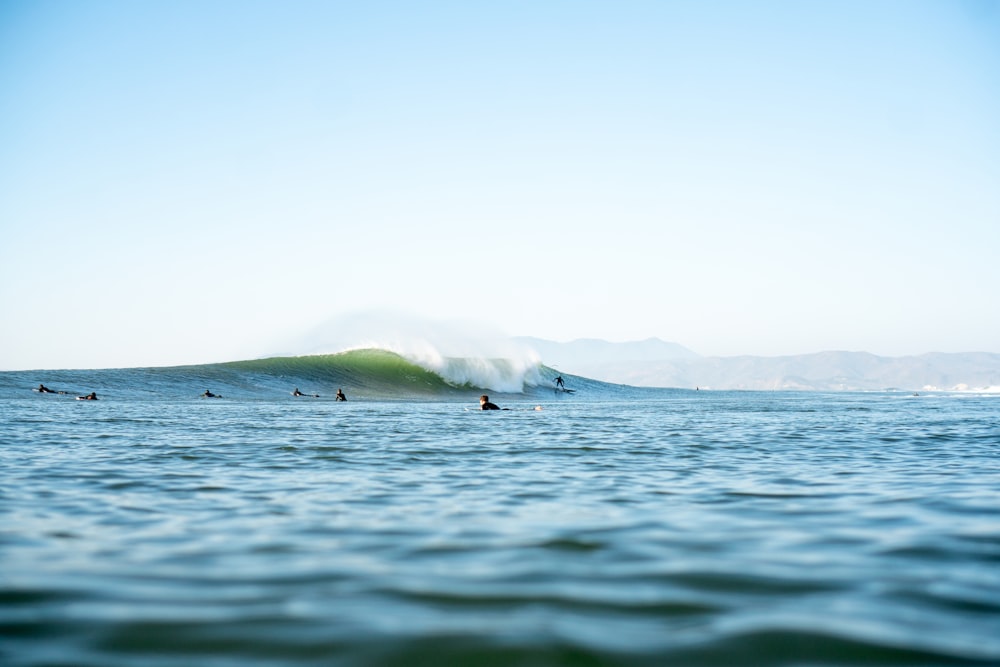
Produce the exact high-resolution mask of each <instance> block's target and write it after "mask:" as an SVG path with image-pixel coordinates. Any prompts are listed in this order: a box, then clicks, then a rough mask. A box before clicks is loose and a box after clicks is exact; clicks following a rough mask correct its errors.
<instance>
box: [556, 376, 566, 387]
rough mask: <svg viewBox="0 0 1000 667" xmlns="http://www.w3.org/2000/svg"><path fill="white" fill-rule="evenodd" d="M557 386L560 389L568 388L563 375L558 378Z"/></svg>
mask: <svg viewBox="0 0 1000 667" xmlns="http://www.w3.org/2000/svg"><path fill="white" fill-rule="evenodd" d="M556 386H557V387H559V388H560V389H565V388H566V385H565V383H563V379H562V375H560V376H558V377H557V378H556Z"/></svg>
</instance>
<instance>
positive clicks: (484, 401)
mask: <svg viewBox="0 0 1000 667" xmlns="http://www.w3.org/2000/svg"><path fill="white" fill-rule="evenodd" d="M479 409H480V410H499V409H500V406H498V405H497V404H496V403H490V397H489V396H487V395H486V394H483V395H482V396H480V397H479Z"/></svg>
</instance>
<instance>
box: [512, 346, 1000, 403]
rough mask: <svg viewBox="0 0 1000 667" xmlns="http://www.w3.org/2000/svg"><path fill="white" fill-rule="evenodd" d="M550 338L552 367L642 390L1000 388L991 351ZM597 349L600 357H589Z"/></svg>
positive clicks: (545, 356)
mask: <svg viewBox="0 0 1000 667" xmlns="http://www.w3.org/2000/svg"><path fill="white" fill-rule="evenodd" d="M523 340H525V342H530V341H532V340H537V339H523ZM544 343H545V344H544V345H539V346H536V347H535V349H536V351H538V352H539V354H541V355H542V360H543V362H544V363H546V364H548V365H554V366H557V367H558V368H560V370H563V371H565V372H567V373H573V374H577V375H583V376H586V377H591V378H594V379H596V380H603V381H605V382H616V383H621V384H630V385H634V386H639V387H691V388H694V387H699V388H702V389H764V390H778V389H784V390H795V389H798V390H819V391H878V390H884V389H900V390H907V391H917V390H935V389H936V390H942V391H945V390H981V389H988V388H991V387H992V388H997V387H1000V354H994V353H990V352H966V353H942V352H931V353H927V354H922V355H917V356H904V357H881V356H878V355H875V354H871V353H868V352H845V351H828V352H817V353H813V354H801V355H791V356H780V357H756V356H736V357H699V356H698V355H696V354H695V353H694V352H691V351H690V350H688V349H687V348H685V347H683V346H681V345H677V344H676V343H666V342H664V341H661V340H658V339H648V340H646V341H640V342H638V343H609V342H607V341H593V340H588V341H582V342H581V341H573V342H572V343H554V342H552V341H544ZM581 343H585V344H581ZM592 350H596V351H597V352H598V353H599V354H597V355H595V356H594V357H588V356H587V355H588V353H589V352H590V351H592ZM640 354H641V356H637V355H640ZM656 354H661V355H662V356H659V357H657V356H656Z"/></svg>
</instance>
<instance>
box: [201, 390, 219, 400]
mask: <svg viewBox="0 0 1000 667" xmlns="http://www.w3.org/2000/svg"><path fill="white" fill-rule="evenodd" d="M201 397H202V398H222V396H221V395H219V394H213V393H212V392H210V391H209V390H208V389H206V390H205V393H204V394H202V395H201Z"/></svg>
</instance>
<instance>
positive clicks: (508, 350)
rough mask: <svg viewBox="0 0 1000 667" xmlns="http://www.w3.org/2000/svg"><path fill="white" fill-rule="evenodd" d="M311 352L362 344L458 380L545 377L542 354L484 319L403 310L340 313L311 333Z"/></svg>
mask: <svg viewBox="0 0 1000 667" xmlns="http://www.w3.org/2000/svg"><path fill="white" fill-rule="evenodd" d="M308 346H309V348H310V354H317V353H322V354H335V353H338V352H346V351H349V350H358V349H372V348H373V349H381V350H386V351H389V352H394V353H396V354H398V355H400V356H401V357H403V358H405V359H407V360H408V361H411V362H413V363H414V364H417V365H418V366H420V367H421V368H425V369H427V370H429V371H432V372H434V373H437V374H438V375H440V376H441V377H442V378H444V379H445V380H446V381H447V382H449V383H451V384H455V385H464V384H470V385H474V386H477V387H486V388H488V389H491V390H493V391H497V392H504V393H519V392H522V391H524V388H525V386H537V385H539V384H541V383H542V382H543V378H542V376H541V358H540V357H539V355H538V353H537V352H535V351H534V350H533V349H532V348H530V347H529V346H527V345H526V344H523V343H520V342H518V341H515V340H512V339H511V338H510V337H509V336H506V335H505V334H503V333H501V332H499V331H497V330H496V329H494V328H491V327H488V326H486V325H483V324H478V323H472V322H466V321H455V320H449V321H434V320H428V319H423V318H417V317H414V316H408V315H401V314H398V313H385V312H375V311H370V312H364V313H356V314H353V315H346V316H342V317H338V318H336V319H334V320H331V321H330V322H328V323H326V324H324V325H323V326H322V327H319V328H318V329H317V330H316V331H315V332H314V333H312V334H311V335H310V336H309V342H308Z"/></svg>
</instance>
